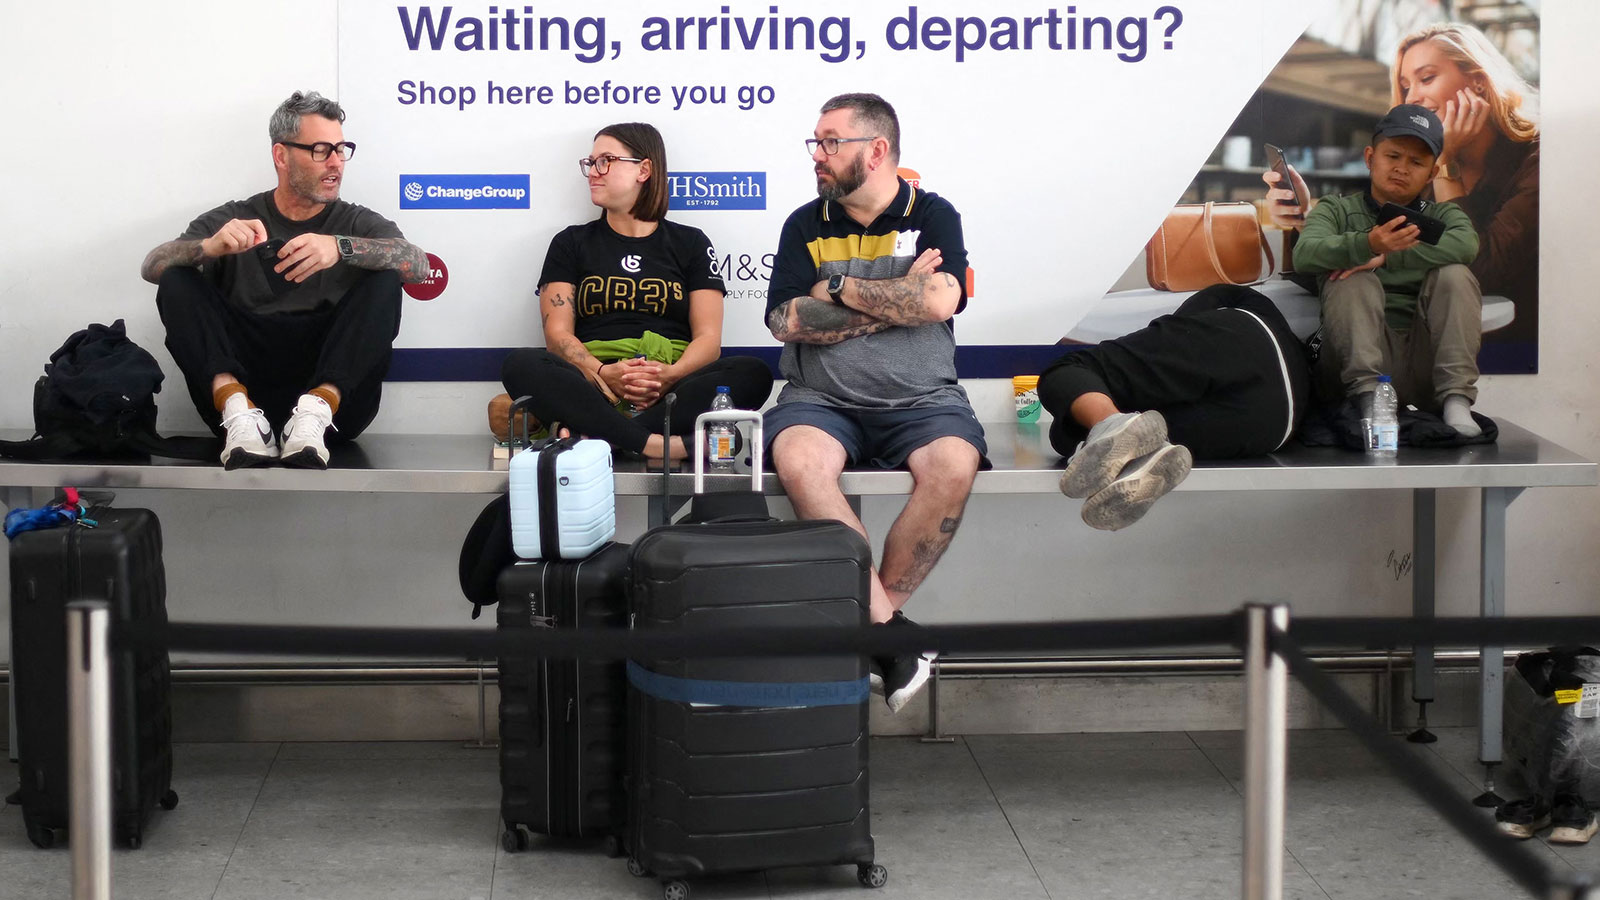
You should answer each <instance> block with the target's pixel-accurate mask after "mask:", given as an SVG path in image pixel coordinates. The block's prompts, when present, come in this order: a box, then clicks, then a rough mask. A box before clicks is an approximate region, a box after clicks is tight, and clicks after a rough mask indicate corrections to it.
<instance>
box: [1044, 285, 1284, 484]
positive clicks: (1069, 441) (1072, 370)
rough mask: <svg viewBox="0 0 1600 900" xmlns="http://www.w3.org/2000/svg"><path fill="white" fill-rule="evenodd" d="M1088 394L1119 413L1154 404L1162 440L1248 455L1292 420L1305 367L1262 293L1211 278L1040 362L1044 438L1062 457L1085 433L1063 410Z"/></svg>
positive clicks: (1276, 440)
mask: <svg viewBox="0 0 1600 900" xmlns="http://www.w3.org/2000/svg"><path fill="white" fill-rule="evenodd" d="M1240 310H1244V311H1247V312H1249V313H1253V314H1254V318H1252V317H1251V316H1249V315H1246V314H1245V313H1244V312H1240ZM1262 323H1265V324H1266V326H1267V328H1266V329H1263V328H1262ZM1269 330H1270V335H1269ZM1088 393H1101V394H1106V395H1107V396H1109V397H1110V398H1111V401H1112V402H1113V403H1115V404H1116V406H1117V409H1119V410H1122V411H1123V412H1143V411H1145V410H1151V409H1154V410H1158V411H1160V413H1161V415H1162V417H1164V418H1165V419H1166V420H1167V431H1168V434H1169V436H1170V438H1171V440H1172V442H1173V443H1176V444H1182V445H1183V446H1185V447H1188V448H1189V451H1190V452H1191V453H1193V454H1194V456H1195V458H1197V459H1229V458H1233V457H1239V456H1256V455H1259V454H1262V453H1270V452H1271V451H1273V450H1276V449H1277V448H1278V447H1279V446H1281V445H1282V444H1283V442H1284V441H1285V440H1286V435H1288V434H1292V433H1293V432H1294V431H1295V430H1296V429H1298V428H1299V427H1300V418H1301V416H1303V415H1304V412H1305V409H1306V405H1307V403H1308V402H1309V398H1310V395H1311V367H1310V362H1309V360H1308V359H1307V357H1306V352H1305V348H1304V346H1303V345H1302V344H1301V343H1300V340H1299V339H1298V338H1296V337H1295V335H1294V332H1293V331H1292V330H1291V329H1290V328H1289V323H1288V322H1287V321H1285V320H1284V318H1283V314H1282V313H1280V312H1278V308H1277V307H1276V306H1273V305H1272V301H1270V300H1268V299H1267V298H1266V297H1263V296H1262V295H1261V294H1259V293H1256V292H1255V291H1253V290H1250V289H1249V288H1246V287H1236V286H1234V285H1226V284H1219V285H1213V286H1212V287H1208V288H1206V289H1205V290H1202V291H1198V292H1196V293H1195V294H1194V295H1193V296H1191V297H1190V298H1189V299H1188V300H1186V301H1184V303H1183V305H1182V306H1180V307H1178V309H1177V311H1176V312H1174V313H1173V314H1172V315H1168V316H1162V317H1161V318H1159V319H1156V320H1155V321H1153V322H1151V323H1150V324H1149V325H1148V326H1146V327H1144V328H1142V329H1140V330H1138V331H1135V332H1133V333H1132V334H1128V335H1124V336H1122V337H1120V338H1117V339H1115V340H1111V341H1105V342H1102V343H1101V344H1099V345H1097V346H1095V347H1092V348H1090V349H1088V350H1082V351H1079V352H1075V353H1069V354H1068V355H1066V356H1064V357H1062V358H1060V359H1058V360H1056V361H1055V362H1053V363H1051V364H1050V365H1049V366H1048V367H1047V368H1046V369H1045V371H1044V372H1043V373H1042V374H1041V375H1040V376H1039V400H1040V402H1041V403H1042V404H1043V405H1044V407H1045V409H1048V410H1050V414H1051V415H1053V416H1055V422H1054V423H1053V424H1052V425H1051V426H1050V444H1051V446H1052V447H1054V448H1055V450H1056V452H1057V453H1060V454H1061V455H1062V456H1071V455H1072V453H1073V452H1074V450H1076V448H1077V446H1078V442H1080V441H1082V440H1083V439H1084V437H1085V436H1087V435H1088V429H1087V428H1084V427H1083V426H1081V425H1079V424H1078V423H1077V422H1075V421H1073V419H1072V415H1071V413H1070V411H1069V410H1070V409H1071V408H1072V403H1073V401H1074V400H1076V399H1078V398H1079V397H1081V396H1083V395H1084V394H1088Z"/></svg>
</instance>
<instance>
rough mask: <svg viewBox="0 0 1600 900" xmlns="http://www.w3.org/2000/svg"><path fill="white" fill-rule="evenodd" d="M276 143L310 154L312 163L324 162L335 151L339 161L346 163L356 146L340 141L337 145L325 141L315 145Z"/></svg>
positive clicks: (287, 142)
mask: <svg viewBox="0 0 1600 900" xmlns="http://www.w3.org/2000/svg"><path fill="white" fill-rule="evenodd" d="M278 143H280V144H282V145H284V146H285V147H298V148H300V149H301V150H304V151H306V152H307V153H310V154H311V161H312V162H324V161H326V160H327V158H328V157H329V156H331V155H332V154H333V153H334V152H335V151H337V152H338V154H339V158H340V159H342V160H345V161H347V162H348V161H349V159H350V157H352V156H355V155H356V145H355V144H352V143H350V142H349V141H340V142H339V143H337V144H330V143H328V142H327V141H317V142H316V143H315V144H297V143H295V142H294V141H279V142H278Z"/></svg>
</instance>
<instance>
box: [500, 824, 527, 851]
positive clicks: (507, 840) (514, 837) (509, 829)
mask: <svg viewBox="0 0 1600 900" xmlns="http://www.w3.org/2000/svg"><path fill="white" fill-rule="evenodd" d="M500 846H501V847H503V848H505V851H506V852H507V853H521V852H522V851H524V850H526V849H528V833H527V832H526V831H523V830H522V828H521V827H520V826H517V825H508V826H506V830H505V831H502V832H500Z"/></svg>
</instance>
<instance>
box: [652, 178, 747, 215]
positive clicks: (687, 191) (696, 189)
mask: <svg viewBox="0 0 1600 900" xmlns="http://www.w3.org/2000/svg"><path fill="white" fill-rule="evenodd" d="M667 187H668V189H669V190H670V191H671V192H672V193H671V195H670V199H669V200H668V201H667V208H668V209H766V208H767V173H765V172H674V173H672V174H671V175H669V176H667Z"/></svg>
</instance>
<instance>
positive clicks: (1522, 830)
mask: <svg viewBox="0 0 1600 900" xmlns="http://www.w3.org/2000/svg"><path fill="white" fill-rule="evenodd" d="M1549 824H1550V817H1549V816H1548V815H1546V816H1544V817H1542V818H1538V819H1534V820H1533V821H1532V822H1496V823H1494V827H1495V830H1497V831H1499V832H1500V833H1501V834H1503V835H1505V836H1506V837H1510V838H1516V839H1517V840H1527V839H1528V838H1531V837H1533V836H1534V835H1535V834H1537V833H1538V831H1539V829H1541V828H1544V827H1545V826H1546V825H1549Z"/></svg>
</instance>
